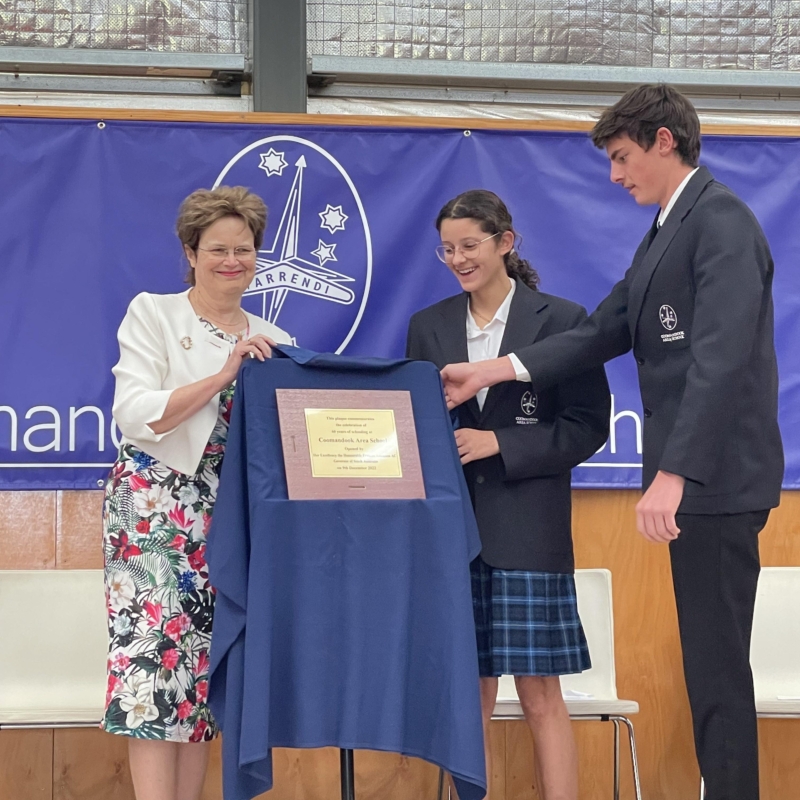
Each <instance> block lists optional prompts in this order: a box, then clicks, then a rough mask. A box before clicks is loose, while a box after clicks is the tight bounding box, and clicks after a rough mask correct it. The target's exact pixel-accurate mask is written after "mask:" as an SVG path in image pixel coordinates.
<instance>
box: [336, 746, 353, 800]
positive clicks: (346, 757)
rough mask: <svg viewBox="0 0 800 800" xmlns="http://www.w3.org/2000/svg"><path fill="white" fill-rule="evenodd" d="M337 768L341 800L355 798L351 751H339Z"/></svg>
mask: <svg viewBox="0 0 800 800" xmlns="http://www.w3.org/2000/svg"><path fill="white" fill-rule="evenodd" d="M339 769H340V771H341V779H342V800H356V782H355V769H354V766H353V751H352V750H340V751H339Z"/></svg>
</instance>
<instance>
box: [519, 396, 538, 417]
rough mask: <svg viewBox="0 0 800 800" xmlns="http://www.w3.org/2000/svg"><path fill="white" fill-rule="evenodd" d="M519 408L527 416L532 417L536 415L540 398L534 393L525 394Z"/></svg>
mask: <svg viewBox="0 0 800 800" xmlns="http://www.w3.org/2000/svg"><path fill="white" fill-rule="evenodd" d="M519 406H520V408H521V409H522V411H523V412H524V413H525V414H526V415H527V416H529V417H531V416H533V415H534V414H535V413H536V409H537V408H538V406H539V396H538V395H535V394H534V393H533V392H525V394H523V395H522V399H521V400H520V401H519Z"/></svg>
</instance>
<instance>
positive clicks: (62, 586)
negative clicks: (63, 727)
mask: <svg viewBox="0 0 800 800" xmlns="http://www.w3.org/2000/svg"><path fill="white" fill-rule="evenodd" d="M107 649H108V632H107V619H106V603H105V589H104V584H103V571H102V570H5V571H0V725H2V724H3V723H14V724H25V723H32V724H42V723H46V722H49V723H52V724H58V723H65V724H66V723H75V722H93V721H99V719H100V716H101V714H102V711H103V705H104V701H105V686H106V657H107V656H106V654H107Z"/></svg>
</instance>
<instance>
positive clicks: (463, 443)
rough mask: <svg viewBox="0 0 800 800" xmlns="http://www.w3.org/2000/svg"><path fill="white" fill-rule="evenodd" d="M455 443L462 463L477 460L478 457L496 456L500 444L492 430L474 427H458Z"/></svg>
mask: <svg viewBox="0 0 800 800" xmlns="http://www.w3.org/2000/svg"><path fill="white" fill-rule="evenodd" d="M455 433H456V445H457V446H458V455H459V456H461V463H462V464H469V462H470V461H477V460H478V459H480V458H489V456H496V455H497V454H498V453H499V452H500V445H499V444H498V442H497V437H496V436H495V435H494V431H479V430H477V429H475V428H459V429H458V430H457V431H456V432H455Z"/></svg>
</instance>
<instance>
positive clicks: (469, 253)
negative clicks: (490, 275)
mask: <svg viewBox="0 0 800 800" xmlns="http://www.w3.org/2000/svg"><path fill="white" fill-rule="evenodd" d="M501 233H502V231H497V233H493V234H492V235H491V236H487V237H486V238H485V239H479V240H478V241H477V242H467V243H466V244H462V245H449V244H440V245H439V246H438V247H437V248H436V256H437V258H438V259H439V261H443V262H444V263H445V264H452V263H453V259H454V258H455V257H456V253H461V255H462V256H464V258H476V257H477V256H478V253H480V251H481V245H482V244H483V243H484V242H488V241H489V239H494V237H495V236H499V235H500V234H501Z"/></svg>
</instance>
